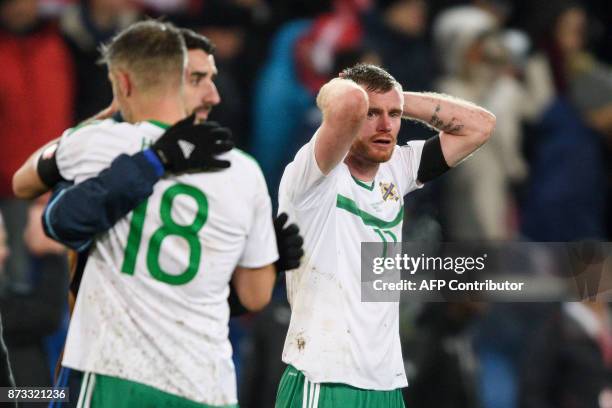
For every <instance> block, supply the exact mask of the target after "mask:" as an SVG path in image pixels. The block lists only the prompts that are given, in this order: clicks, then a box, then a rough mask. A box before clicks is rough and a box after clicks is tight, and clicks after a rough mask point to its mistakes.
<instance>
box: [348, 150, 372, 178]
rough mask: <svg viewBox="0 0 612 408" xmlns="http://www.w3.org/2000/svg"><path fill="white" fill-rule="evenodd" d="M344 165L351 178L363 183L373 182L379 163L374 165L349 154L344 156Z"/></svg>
mask: <svg viewBox="0 0 612 408" xmlns="http://www.w3.org/2000/svg"><path fill="white" fill-rule="evenodd" d="M344 163H346V165H347V166H348V168H349V171H350V173H351V175H352V176H353V177H355V178H356V179H358V180H360V181H364V182H370V181H372V180H374V177H376V173H377V172H378V167H379V166H380V163H374V162H372V161H369V160H365V159H362V158H360V157H358V156H355V155H353V154H350V153H349V154H348V155H347V156H346V159H344Z"/></svg>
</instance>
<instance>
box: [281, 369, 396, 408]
mask: <svg viewBox="0 0 612 408" xmlns="http://www.w3.org/2000/svg"><path fill="white" fill-rule="evenodd" d="M275 407H276V408H346V407H350V408H405V405H404V398H403V397H402V392H401V391H400V390H399V389H397V390H392V391H375V390H364V389H361V388H355V387H351V386H350V385H346V384H336V383H320V384H315V383H312V382H310V381H309V380H308V379H307V378H306V377H305V376H304V374H302V372H301V371H299V370H297V369H296V368H295V367H293V366H289V367H287V369H286V370H285V373H284V374H283V377H282V378H281V381H280V384H279V386H278V393H277V394H276V405H275Z"/></svg>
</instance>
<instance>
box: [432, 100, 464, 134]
mask: <svg viewBox="0 0 612 408" xmlns="http://www.w3.org/2000/svg"><path fill="white" fill-rule="evenodd" d="M441 109H442V108H441V107H440V104H439V103H438V105H437V106H436V109H435V110H434V112H433V114H432V115H431V119H429V124H430V125H431V126H433V127H434V128H436V129H438V130H441V131H443V132H448V133H455V132H458V131H460V130H461V129H463V125H462V124H461V123H457V118H455V117H454V116H453V118H452V119H451V120H450V122H448V123H444V121H443V120H442V119H440V117H439V116H438V112H440V110H441Z"/></svg>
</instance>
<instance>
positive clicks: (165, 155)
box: [151, 115, 234, 173]
mask: <svg viewBox="0 0 612 408" xmlns="http://www.w3.org/2000/svg"><path fill="white" fill-rule="evenodd" d="M194 120H195V115H191V116H189V117H188V118H185V119H183V120H181V121H180V122H177V123H176V124H175V125H174V126H172V127H170V128H169V129H168V130H166V133H164V134H163V135H162V136H161V137H160V138H159V139H158V140H157V141H156V142H155V143H154V144H153V146H151V149H152V150H153V151H154V152H155V154H156V155H157V157H158V158H159V160H160V161H161V163H162V165H163V166H164V169H165V170H166V171H168V172H170V173H183V172H186V171H210V170H220V169H226V168H228V167H229V166H230V163H229V161H227V160H219V159H217V158H216V156H217V155H219V154H221V153H225V152H228V151H230V150H231V149H232V148H233V147H234V142H233V140H232V132H231V131H230V130H229V129H228V128H225V127H221V126H219V124H218V123H216V122H203V123H199V124H195V123H194Z"/></svg>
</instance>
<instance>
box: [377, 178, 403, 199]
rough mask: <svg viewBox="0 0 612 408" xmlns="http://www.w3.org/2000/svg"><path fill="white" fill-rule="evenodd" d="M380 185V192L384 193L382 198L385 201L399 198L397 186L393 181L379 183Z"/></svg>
mask: <svg viewBox="0 0 612 408" xmlns="http://www.w3.org/2000/svg"><path fill="white" fill-rule="evenodd" d="M378 184H379V186H380V193H381V194H382V198H383V200H384V201H387V200H393V201H398V200H399V193H398V192H397V187H396V186H395V184H393V183H383V182H380V183H378Z"/></svg>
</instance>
